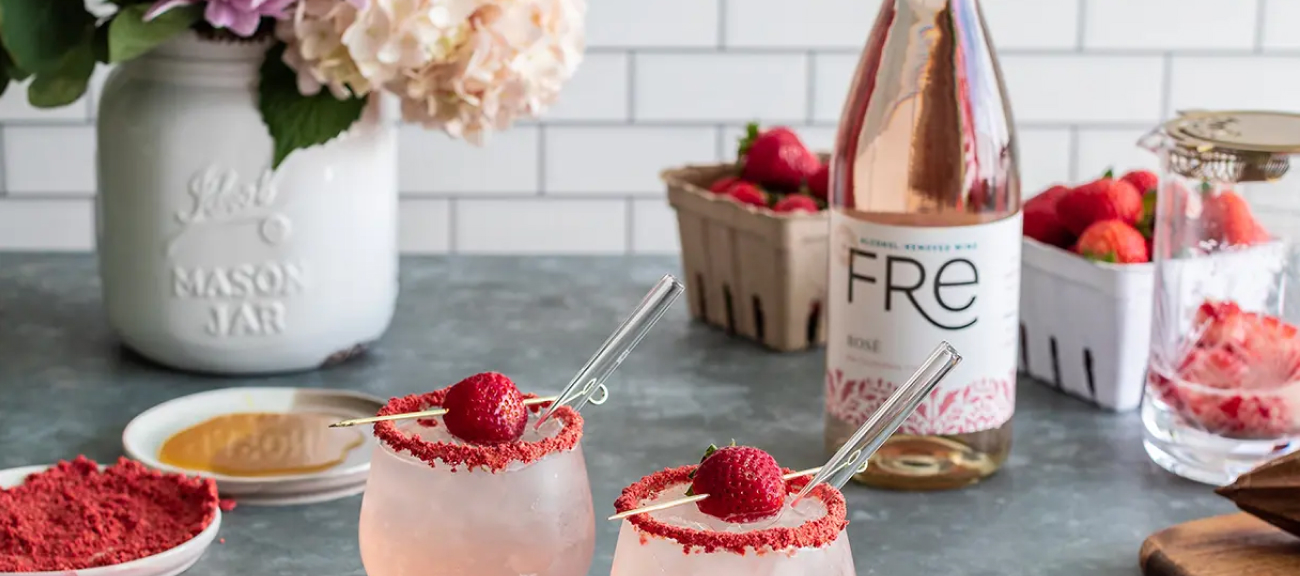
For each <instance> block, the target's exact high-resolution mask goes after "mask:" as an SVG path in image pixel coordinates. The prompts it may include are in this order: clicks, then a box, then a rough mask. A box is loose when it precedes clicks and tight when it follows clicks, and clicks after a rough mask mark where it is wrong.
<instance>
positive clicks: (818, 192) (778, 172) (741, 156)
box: [709, 123, 830, 214]
mask: <svg viewBox="0 0 1300 576" xmlns="http://www.w3.org/2000/svg"><path fill="white" fill-rule="evenodd" d="M737 152H738V154H737V158H738V160H737V167H736V171H735V172H733V173H732V174H728V175H726V176H723V177H722V178H719V179H718V180H716V181H714V182H713V183H712V184H710V185H709V191H710V192H713V193H714V194H718V195H722V196H727V197H729V198H731V199H732V200H733V201H735V202H738V203H740V204H744V205H748V206H754V207H756V208H767V209H770V210H771V211H772V212H775V213H778V214H789V213H794V212H819V211H821V210H823V209H825V206H826V196H827V192H828V188H829V186H830V174H829V167H828V166H827V165H825V164H823V163H822V161H821V159H820V158H818V157H817V155H816V154H814V153H812V151H810V150H808V148H807V147H806V146H804V144H803V141H801V140H800V139H799V136H798V135H796V134H795V133H794V132H793V131H791V130H790V129H789V128H786V127H784V126H777V127H773V128H769V129H767V130H761V129H760V128H759V126H758V124H756V123H751V124H750V125H749V126H748V128H747V131H746V133H745V136H744V137H742V138H741V139H740V144H739V149H738V151H737Z"/></svg>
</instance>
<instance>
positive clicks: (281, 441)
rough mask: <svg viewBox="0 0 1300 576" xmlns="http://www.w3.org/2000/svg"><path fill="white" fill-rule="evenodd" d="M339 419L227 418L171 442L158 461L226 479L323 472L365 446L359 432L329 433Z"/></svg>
mask: <svg viewBox="0 0 1300 576" xmlns="http://www.w3.org/2000/svg"><path fill="white" fill-rule="evenodd" d="M338 419H339V418H338V416H332V415H329V414H317V413H311V412H286V413H237V414H225V415H222V416H217V417H215V418H212V419H210V420H207V421H205V422H202V423H200V424H198V425H195V426H192V427H190V428H187V429H185V430H182V431H180V432H178V433H176V434H174V435H173V436H172V437H171V438H168V439H167V441H166V442H164V443H163V446H162V449H161V450H159V453H158V459H159V460H161V461H162V462H163V463H164V464H168V465H171V466H176V467H178V468H185V469H188V470H202V471H206V472H212V473H215V474H223V475H226V476H282V475H286V474H310V473H313V472H320V471H323V470H328V469H329V468H332V467H334V466H337V465H338V464H339V463H341V462H343V460H344V459H346V458H347V455H348V452H349V451H350V450H352V449H353V448H356V447H357V446H360V445H361V443H362V442H363V441H364V437H363V436H362V435H361V432H359V431H357V430H352V429H348V428H329V425H330V424H331V423H333V422H335V421H337V420H338Z"/></svg>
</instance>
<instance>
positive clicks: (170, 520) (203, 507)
mask: <svg viewBox="0 0 1300 576" xmlns="http://www.w3.org/2000/svg"><path fill="white" fill-rule="evenodd" d="M216 513H217V485H216V483H215V482H213V481H212V480H211V479H207V478H190V477H186V476H182V475H180V474H165V473H162V472H157V471H154V470H149V469H148V468H145V467H144V465H143V464H140V463H139V462H135V461H132V460H127V459H126V458H122V459H120V460H118V462H117V464H116V465H114V466H112V467H109V468H107V469H105V470H102V471H101V470H100V469H99V465H98V464H96V463H95V462H94V461H92V460H89V459H87V458H86V457H85V456H78V457H77V459H76V460H73V461H72V462H67V461H61V462H59V463H58V464H57V465H55V466H54V467H52V468H50V469H49V470H46V471H44V472H40V473H37V474H33V475H31V476H28V477H27V480H26V481H25V482H23V484H21V485H19V486H15V487H13V488H9V489H3V490H0V572H41V571H55V570H78V569H83V568H93V567H97V566H110V565H114V564H121V563H123V562H130V561H132V560H138V559H140V558H144V557H146V556H152V555H154V554H158V553H160V552H163V551H166V550H170V549H172V548H175V547H176V546H178V545H180V544H183V543H184V542H186V541H188V540H189V539H191V538H193V537H195V536H197V535H198V534H199V533H200V532H202V531H203V530H204V529H205V528H207V527H208V525H209V524H210V523H211V522H212V519H213V518H214V517H215V516H216Z"/></svg>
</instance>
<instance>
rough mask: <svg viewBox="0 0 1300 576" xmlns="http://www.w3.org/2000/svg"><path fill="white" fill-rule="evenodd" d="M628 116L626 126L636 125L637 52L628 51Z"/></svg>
mask: <svg viewBox="0 0 1300 576" xmlns="http://www.w3.org/2000/svg"><path fill="white" fill-rule="evenodd" d="M626 81H627V115H626V116H625V118H626V122H625V123H626V124H636V51H635V50H628V51H627V78H626Z"/></svg>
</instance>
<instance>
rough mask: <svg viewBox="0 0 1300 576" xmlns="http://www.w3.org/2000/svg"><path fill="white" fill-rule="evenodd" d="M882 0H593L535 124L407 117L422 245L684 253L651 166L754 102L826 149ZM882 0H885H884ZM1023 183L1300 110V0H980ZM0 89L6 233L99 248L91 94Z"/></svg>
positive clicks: (412, 207) (56, 246) (100, 78)
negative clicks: (35, 97) (570, 66)
mask: <svg viewBox="0 0 1300 576" xmlns="http://www.w3.org/2000/svg"><path fill="white" fill-rule="evenodd" d="M881 1H882V0H801V1H799V2H793V3H792V2H789V1H788V0H657V1H646V0H589V2H588V4H589V14H588V21H587V24H588V46H589V51H588V56H587V59H586V61H585V62H584V64H583V66H582V68H581V70H580V71H579V73H578V75H577V77H575V78H574V79H573V81H572V82H571V83H570V84H569V86H568V87H567V89H566V91H565V93H564V94H563V95H562V96H561V99H560V102H559V103H558V105H556V106H555V107H554V108H553V109H552V110H550V111H549V113H548V114H547V115H546V116H545V118H543V119H542V120H541V121H538V122H528V123H524V124H522V125H520V126H517V127H515V128H514V129H513V130H511V131H509V132H507V133H503V134H499V135H495V136H494V137H492V138H491V139H490V141H489V142H488V143H487V145H486V146H484V147H482V148H476V147H474V146H471V145H469V144H466V143H464V142H460V141H455V140H452V139H450V138H448V137H446V136H444V135H442V134H440V133H432V132H427V131H424V130H421V129H419V128H416V127H411V126H404V127H403V128H402V129H401V137H400V154H401V162H400V165H401V178H400V183H401V189H402V194H403V196H402V203H401V206H402V210H401V235H400V238H401V245H402V248H403V250H405V251H407V252H408V253H415V254H439V253H463V254H509V253H529V254H539V253H552V254H579V253H589V254H626V253H636V254H660V253H668V254H671V253H675V252H677V250H678V238H677V224H676V219H675V216H674V214H673V211H672V209H671V208H670V207H669V206H668V205H667V201H666V200H665V198H664V193H663V185H662V184H661V183H660V182H659V179H658V174H659V172H660V171H661V170H662V169H663V168H666V167H668V166H672V165H677V164H684V163H708V162H717V161H723V160H729V159H732V158H735V147H736V139H737V138H739V137H740V136H741V134H742V133H743V131H744V124H745V123H746V122H748V121H750V120H758V121H761V122H764V123H783V124H789V125H791V126H792V127H794V129H795V130H796V132H798V133H799V134H800V135H801V136H802V137H803V138H804V139H805V141H806V142H807V143H808V144H809V145H810V146H811V147H813V148H815V149H817V150H819V151H825V150H829V148H830V146H831V145H832V143H833V140H834V136H835V124H836V121H837V119H838V117H839V114H840V108H841V107H842V105H843V102H844V97H845V91H846V90H847V87H848V84H849V81H850V77H851V76H852V74H853V72H854V69H855V67H856V65H857V53H858V51H859V50H860V48H861V46H862V44H863V43H864V42H865V40H866V36H867V33H868V32H869V30H870V27H871V24H872V21H873V20H874V18H875V14H876V12H877V10H878V9H879V6H880V4H881ZM885 1H893V0H885ZM983 7H984V13H985V17H986V20H987V21H988V23H989V26H990V28H991V30H992V36H993V39H994V42H995V43H996V44H997V46H998V47H999V51H1000V53H1001V55H1002V60H1003V69H1004V72H1005V74H1006V80H1007V89H1008V91H1009V92H1010V96H1011V102H1012V107H1013V113H1014V115H1015V118H1016V121H1017V123H1018V126H1019V134H1020V160H1021V176H1022V178H1021V179H1022V183H1023V187H1024V192H1025V194H1026V195H1027V196H1029V195H1033V194H1035V193H1037V192H1039V191H1041V190H1042V189H1044V188H1046V187H1047V186H1049V185H1051V184H1053V183H1056V182H1071V181H1077V180H1081V179H1085V178H1089V177H1092V176H1094V175H1096V174H1099V173H1101V172H1102V171H1104V170H1106V169H1107V168H1110V167H1114V168H1116V169H1126V168H1129V167H1136V166H1152V165H1153V163H1154V159H1153V157H1151V156H1150V155H1149V154H1147V153H1145V152H1144V151H1142V150H1141V149H1139V148H1138V147H1137V145H1136V140H1137V138H1138V136H1140V135H1141V134H1143V132H1144V131H1145V130H1147V129H1149V128H1150V127H1152V126H1153V125H1155V124H1156V123H1157V122H1159V121H1160V120H1161V119H1164V118H1167V117H1169V116H1170V115H1172V114H1173V113H1174V112H1175V111H1177V110H1180V109H1187V108H1196V107H1204V108H1271V109H1281V110H1297V109H1300V99H1297V97H1296V96H1295V95H1296V94H1300V74H1297V73H1296V72H1295V71H1296V70H1300V34H1297V32H1296V31H1297V30H1300V0H983ZM106 77H107V71H105V70H101V71H99V72H98V73H97V74H96V76H95V78H94V81H93V82H92V85H91V90H90V94H89V95H88V96H87V97H86V98H84V99H83V100H82V101H80V102H77V103H76V104H73V105H72V106H68V107H65V108H61V109H57V110H37V109H34V108H32V107H31V106H29V105H28V104H27V102H26V97H25V96H26V95H25V89H24V87H22V86H11V87H10V88H9V90H8V91H7V92H6V93H5V94H4V96H3V97H2V98H0V160H2V161H0V250H54V251H87V250H91V249H93V245H94V231H93V214H94V212H93V195H94V193H95V174H94V170H95V168H94V147H95V139H94V128H93V119H94V117H95V109H94V108H95V102H97V98H98V93H99V92H100V88H101V87H102V85H103V82H104V79H105V78H106Z"/></svg>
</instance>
